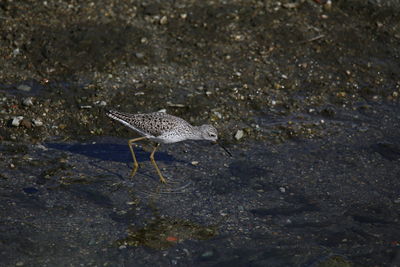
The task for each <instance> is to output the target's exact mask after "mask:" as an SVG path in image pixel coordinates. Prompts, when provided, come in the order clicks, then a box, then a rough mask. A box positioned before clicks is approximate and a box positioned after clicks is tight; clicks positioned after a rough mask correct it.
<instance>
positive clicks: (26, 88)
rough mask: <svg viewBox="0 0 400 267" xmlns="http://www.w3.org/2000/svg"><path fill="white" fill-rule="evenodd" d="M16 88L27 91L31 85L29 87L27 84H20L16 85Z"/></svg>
mask: <svg viewBox="0 0 400 267" xmlns="http://www.w3.org/2000/svg"><path fill="white" fill-rule="evenodd" d="M17 89H18V90H21V91H24V92H29V91H30V90H32V87H30V86H29V85H26V84H21V85H18V86H17Z"/></svg>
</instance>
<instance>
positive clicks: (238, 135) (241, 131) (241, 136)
mask: <svg viewBox="0 0 400 267" xmlns="http://www.w3.org/2000/svg"><path fill="white" fill-rule="evenodd" d="M243 135H244V132H243V130H237V132H236V134H235V139H236V140H238V141H239V140H240V139H242V138H243Z"/></svg>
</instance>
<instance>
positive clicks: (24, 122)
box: [20, 119, 32, 129]
mask: <svg viewBox="0 0 400 267" xmlns="http://www.w3.org/2000/svg"><path fill="white" fill-rule="evenodd" d="M20 125H21V126H24V127H25V128H27V129H30V128H32V122H31V121H30V120H28V119H23V120H22V121H21V123H20Z"/></svg>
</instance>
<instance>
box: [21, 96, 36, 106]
mask: <svg viewBox="0 0 400 267" xmlns="http://www.w3.org/2000/svg"><path fill="white" fill-rule="evenodd" d="M22 105H24V106H26V107H30V106H33V101H32V97H27V98H25V99H24V100H22Z"/></svg>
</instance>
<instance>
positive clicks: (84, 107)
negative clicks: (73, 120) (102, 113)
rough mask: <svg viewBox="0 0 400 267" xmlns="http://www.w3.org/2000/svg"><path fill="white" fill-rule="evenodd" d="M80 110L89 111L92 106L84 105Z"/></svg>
mask: <svg viewBox="0 0 400 267" xmlns="http://www.w3.org/2000/svg"><path fill="white" fill-rule="evenodd" d="M80 108H81V109H91V108H92V106H90V105H85V106H80Z"/></svg>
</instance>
